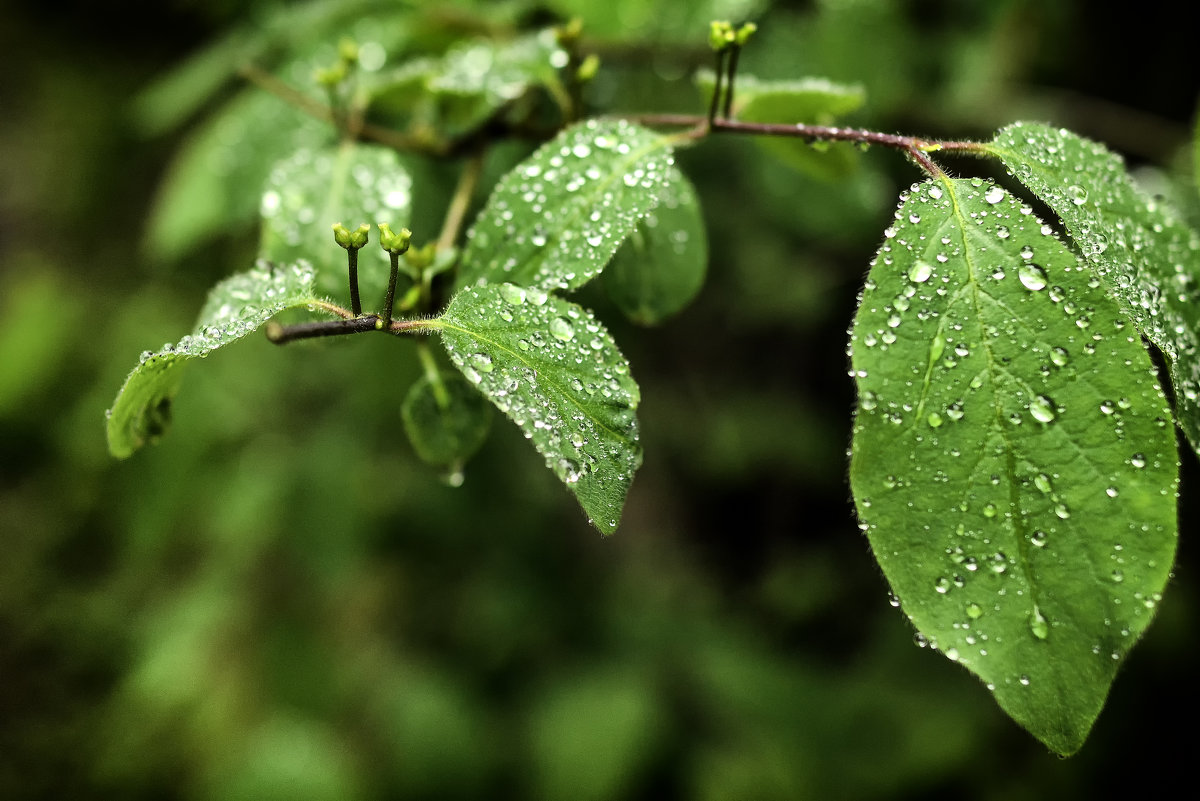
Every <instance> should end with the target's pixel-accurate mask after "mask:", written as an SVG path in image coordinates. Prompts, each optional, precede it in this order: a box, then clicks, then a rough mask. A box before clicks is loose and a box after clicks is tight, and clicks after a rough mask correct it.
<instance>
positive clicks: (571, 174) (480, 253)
mask: <svg viewBox="0 0 1200 801" xmlns="http://www.w3.org/2000/svg"><path fill="white" fill-rule="evenodd" d="M673 163H674V157H673V156H672V152H671V148H670V145H669V139H668V137H664V136H660V135H659V134H657V133H655V132H653V131H650V130H648V129H646V128H642V127H639V126H637V125H633V124H632V123H629V122H626V121H624V120H588V121H586V122H582V123H579V124H578V125H574V126H572V127H570V128H568V129H566V130H564V131H563V132H562V133H560V134H559V135H558V136H557V137H555V138H554V139H553V140H552V141H550V142H548V143H546V144H545V145H543V146H542V147H541V148H539V149H538V150H537V152H535V153H534V154H533V155H532V156H530V157H529V158H528V159H526V160H525V161H524V162H522V163H521V164H519V165H518V166H517V167H516V168H515V169H513V170H512V171H511V172H509V173H508V175H506V176H504V178H503V179H501V181H500V183H499V185H497V187H496V189H495V191H493V192H492V195H491V197H490V198H488V201H487V204H486V205H485V206H484V209H483V211H482V212H480V214H479V218H478V219H477V220H476V221H475V224H474V226H473V227H472V228H471V230H470V231H469V232H468V233H467V237H468V241H467V246H466V250H465V251H464V253H463V267H462V273H461V275H460V277H459V286H460V287H461V286H471V285H475V286H482V285H483V284H487V283H501V282H506V281H508V282H512V283H515V284H519V285H521V286H530V287H536V288H539V289H545V290H553V289H575V288H577V287H580V286H582V285H583V284H585V283H587V282H588V281H590V280H591V279H592V278H594V277H595V276H596V275H598V274H599V273H600V271H601V270H602V269H603V268H604V265H605V264H607V263H608V261H609V259H611V258H612V256H613V254H614V253H615V252H616V251H617V248H618V247H619V246H620V245H621V242H623V241H624V240H625V237H627V236H629V234H630V233H632V232H633V229H634V228H635V227H636V225H637V223H638V221H639V220H640V219H642V218H643V217H644V216H646V214H647V213H649V212H650V211H651V210H652V209H653V208H654V207H655V206H656V205H657V204H658V199H659V195H660V194H661V193H662V192H663V191H664V190H665V189H666V187H667V183H668V181H669V180H670V176H671V170H670V167H671V166H672V164H673Z"/></svg>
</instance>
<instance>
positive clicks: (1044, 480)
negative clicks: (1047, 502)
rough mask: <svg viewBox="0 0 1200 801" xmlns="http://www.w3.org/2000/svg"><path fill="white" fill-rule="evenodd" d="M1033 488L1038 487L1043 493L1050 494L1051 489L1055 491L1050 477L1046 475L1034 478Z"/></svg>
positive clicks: (1039, 474) (1038, 475)
mask: <svg viewBox="0 0 1200 801" xmlns="http://www.w3.org/2000/svg"><path fill="white" fill-rule="evenodd" d="M1033 486H1035V487H1037V488H1038V489H1039V490H1041V491H1042V492H1049V491H1050V490H1051V489H1053V485H1052V484H1051V483H1050V476H1048V475H1046V474H1045V473H1038V474H1037V475H1036V476H1034V477H1033Z"/></svg>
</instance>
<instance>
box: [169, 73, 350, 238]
mask: <svg viewBox="0 0 1200 801" xmlns="http://www.w3.org/2000/svg"><path fill="white" fill-rule="evenodd" d="M331 133H332V128H330V126H329V125H328V124H327V123H324V122H321V121H319V120H315V119H313V118H312V117H309V116H308V115H307V114H304V113H303V112H301V111H299V110H298V109H296V108H293V107H292V106H290V105H288V104H287V103H286V102H285V101H283V100H280V99H279V98H277V97H274V96H272V95H269V94H267V93H265V92H262V91H260V90H257V89H254V90H249V91H247V92H244V93H243V94H242V95H241V96H239V97H237V98H236V99H234V100H233V101H231V102H230V103H229V104H227V105H226V106H225V108H223V109H222V110H221V111H220V113H218V114H217V115H216V116H215V117H213V118H212V119H211V120H210V121H209V122H207V123H206V124H205V125H204V127H202V128H201V129H199V130H198V131H197V132H196V133H195V134H194V135H193V136H192V137H191V138H190V139H189V141H188V142H187V144H185V145H184V146H183V148H182V149H181V150H180V152H179V154H178V155H177V156H176V158H175V161H174V162H173V163H172V164H171V167H170V170H169V172H168V174H167V177H166V179H165V181H164V183H163V185H162V189H161V190H160V192H159V195H158V198H157V201H156V203H155V206H154V210H153V213H152V215H151V217H150V221H149V224H148V226H147V231H146V246H147V248H148V249H149V251H150V253H151V255H153V256H155V257H157V258H164V259H174V258H178V257H180V256H182V255H183V254H184V253H186V252H187V251H189V250H191V249H192V248H193V247H195V246H196V245H198V244H200V243H201V242H203V241H205V240H207V239H209V238H211V237H213V236H215V235H216V234H219V233H222V232H225V231H227V230H229V229H230V228H233V227H235V226H237V225H238V224H241V223H246V224H249V223H250V222H251V221H252V220H254V216H255V212H256V211H258V204H259V199H260V197H261V196H262V188H263V184H264V183H265V182H266V180H267V177H268V176H269V175H270V172H271V168H272V166H273V165H274V164H275V163H276V162H277V161H278V160H279V159H281V158H284V157H285V156H287V155H288V154H289V153H293V152H296V151H297V150H300V149H305V148H314V147H319V146H321V145H323V144H324V143H325V142H327V141H328V140H329V138H330V134H331ZM331 222H333V221H331Z"/></svg>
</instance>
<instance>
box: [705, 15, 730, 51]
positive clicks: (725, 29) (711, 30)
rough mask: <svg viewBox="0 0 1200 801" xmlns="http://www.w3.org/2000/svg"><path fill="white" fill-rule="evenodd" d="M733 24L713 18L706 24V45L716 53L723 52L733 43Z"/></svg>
mask: <svg viewBox="0 0 1200 801" xmlns="http://www.w3.org/2000/svg"><path fill="white" fill-rule="evenodd" d="M734 38H735V37H734V33H733V25H731V24H730V23H728V22H723V21H720V20H713V21H712V22H710V23H709V25H708V45H709V47H711V48H712V49H713V50H715V51H716V52H718V53H723V52H724V51H726V50H728V49H729V46H730V45H732V44H733V43H734Z"/></svg>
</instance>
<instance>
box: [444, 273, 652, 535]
mask: <svg viewBox="0 0 1200 801" xmlns="http://www.w3.org/2000/svg"><path fill="white" fill-rule="evenodd" d="M431 327H432V328H434V329H436V330H438V331H439V332H440V333H441V335H442V341H443V344H444V345H445V347H446V351H447V352H448V353H449V355H450V360H451V361H452V362H453V363H454V365H455V366H456V367H458V369H459V370H461V371H462V373H463V375H465V376H466V377H467V379H468V380H469V381H470V382H471V383H473V384H475V385H476V386H477V387H478V389H479V390H480V391H481V392H483V394H484V395H485V396H486V397H487V398H488V399H489V400H490V401H491V402H492V404H493V405H495V406H496V407H497V408H498V409H500V411H502V412H504V413H505V414H506V415H508V417H509V418H510V419H512V420H513V422H515V423H516V424H517V425H518V426H520V427H521V429H522V431H524V432H525V435H526V437H528V438H529V439H530V440H531V441H532V443H533V445H534V447H535V448H536V449H537V450H538V452H539V453H540V454H542V456H543V457H545V459H546V466H547V467H549V468H550V469H551V470H553V471H554V473H555V475H557V476H558V477H559V479H560V480H561V481H562V482H563V483H564V484H566V486H567V488H568V489H570V490H571V492H573V493H574V494H575V496H576V498H577V499H578V500H579V504H580V505H581V506H582V507H583V509H584V511H585V512H586V513H587V515H588V517H589V518H590V519H591V521H592V523H593V524H594V525H595V526H596V527H597V528H598V529H600V531H602V532H603V533H605V534H610V533H612V532H613V531H615V530H616V527H617V522H618V520H619V519H620V516H621V508H622V506H623V505H624V503H625V495H626V493H627V492H628V490H629V486H630V484H631V483H632V481H633V474H634V472H635V471H636V470H637V468H638V466H639V465H640V464H641V460H642V450H641V446H640V445H639V444H638V425H637V417H636V414H635V412H636V409H637V406H638V402H639V400H640V395H639V391H638V388H637V384H636V383H634V381H633V379H632V378H631V377H630V375H629V365H628V363H627V362H626V361H625V357H624V356H622V355H621V353H620V351H619V350H617V346H616V344H615V343H614V342H613V340H612V337H611V336H609V334H608V332H607V331H606V330H605V329H604V328H603V326H601V325H600V323H599V322H598V321H597V320H596V319H595V317H593V316H592V314H591V313H590V312H588V311H587V310H586V309H583V308H582V307H580V306H577V305H576V304H574V303H570V302H568V301H565V300H563V299H561V298H557V297H554V296H553V295H548V294H547V293H546V292H545V291H542V290H539V289H536V288H522V287H518V286H515V285H512V284H501V285H488V286H483V287H473V288H468V289H465V290H463V291H462V292H460V293H458V295H456V296H455V298H454V300H453V301H451V303H450V305H449V307H448V308H447V309H446V311H445V313H444V314H443V315H442V316H441V317H440V318H438V319H437V320H434V321H431Z"/></svg>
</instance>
